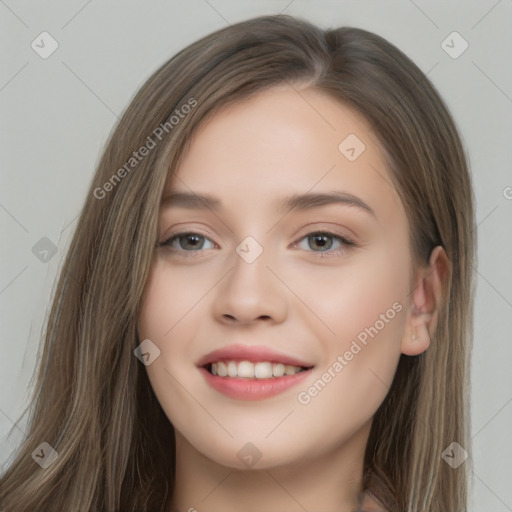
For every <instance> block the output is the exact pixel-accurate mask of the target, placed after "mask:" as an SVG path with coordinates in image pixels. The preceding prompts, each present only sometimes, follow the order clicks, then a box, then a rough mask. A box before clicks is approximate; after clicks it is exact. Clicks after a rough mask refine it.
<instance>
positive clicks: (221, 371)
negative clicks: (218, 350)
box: [217, 361, 228, 377]
mask: <svg viewBox="0 0 512 512" xmlns="http://www.w3.org/2000/svg"><path fill="white" fill-rule="evenodd" d="M227 374H228V369H227V368H226V365H225V364H224V363H223V362H222V361H219V362H218V363H217V375H218V376H219V377H225V376H226V375H227Z"/></svg>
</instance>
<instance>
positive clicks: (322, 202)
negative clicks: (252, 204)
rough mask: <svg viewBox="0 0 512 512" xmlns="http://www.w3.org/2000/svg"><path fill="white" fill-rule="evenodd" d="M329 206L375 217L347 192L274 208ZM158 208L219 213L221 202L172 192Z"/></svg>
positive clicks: (291, 200) (297, 198) (303, 197)
mask: <svg viewBox="0 0 512 512" xmlns="http://www.w3.org/2000/svg"><path fill="white" fill-rule="evenodd" d="M331 204H341V205H345V206H351V207H356V208H359V209H361V210H363V211H366V212H368V213H369V214H371V215H373V216H374V217H377V216H376V215H375V212H374V211H373V209H372V208H371V207H370V206H369V205H368V204H367V203H365V202H364V201H363V200H362V199H360V198H359V197H357V196H354V195H352V194H349V193H347V192H325V193H306V194H293V195H291V196H289V197H285V198H284V199H281V200H280V201H277V203H276V205H275V206H276V209H277V211H278V212H279V213H285V212H286V211H288V210H292V209H295V210H298V211H306V210H311V209H313V208H320V207H321V206H326V205H331ZM160 206H161V208H170V207H181V208H187V209H196V210H212V211H214V212H219V211H220V210H221V209H222V202H221V201H220V200H219V199H218V198H216V197H214V196H212V195H210V194H197V193H193V192H178V191H174V192H170V193H169V194H167V195H165V196H164V198H163V199H162V202H161V205H160Z"/></svg>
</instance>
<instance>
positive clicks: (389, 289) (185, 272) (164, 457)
mask: <svg viewBox="0 0 512 512" xmlns="http://www.w3.org/2000/svg"><path fill="white" fill-rule="evenodd" d="M473 203H474V199H473V192H472V188H471V183H470V177H469V173H468V169H467V163H466V159H465V155H464V151H463V148H462V145H461V141H460V138H459V136H458V134H457V129H456V127H455V125H454V123H453V121H452V118H451V116H450V114H449V112H448V110H447V108H446V107H445V105H444V103H443V101H442V100H441V98H440V97H439V95H438V93H437V92H436V90H435V88H434V87H433V86H432V84H431V83H430V82H429V80H428V79H427V78H426V76H425V75H424V74H423V73H422V72H421V71H420V70H419V69H418V68H417V67H416V66H415V65H414V64H413V63H412V62H411V61H410V60H409V59H408V58H407V57H406V56H405V55H404V54H403V53H402V52H400V51H399V50H398V49H397V48H396V47H394V46H393V45H391V44H390V43H389V42H387V41H386V40H384V39H382V38H381V37H379V36H377V35H375V34H372V33H369V32H366V31H364V30H360V29H356V28H339V29H330V30H322V29H320V28H318V27H315V26H314V25H311V24H310V23H308V22H305V21H303V20H299V19H296V18H292V17H290V16H283V15H279V16H264V17H259V18H255V19H252V20H248V21H245V22H242V23H238V24H236V25H233V26H230V27H229V28H226V29H223V30H219V31H217V32H215V33H213V34H211V35H209V36H207V37H205V38H203V39H201V40H200V41H198V42H196V43H194V44H192V45H191V46H189V47H188V48H186V49H184V50H183V51H181V52H180V53H178V54H177V55H176V56H175V57H173V58H172V59H171V60H169V61H168V62H167V63H166V64H164V65H163V66H162V67H161V68H160V69H159V70H158V71H157V72H156V73H154V75H153V76H151V77H150V78H149V80H148V81H147V82H146V83H145V84H144V86H143V87H142V88H141V90H140V91H139V92H138V94H137V95H136V96H135V98H134V99H133V101H132V102H131V104H130V106H129V107H128V109H127V111H126V112H125V114H124V115H123V117H122V119H121V121H120V123H119V125H118V126H117V127H116V129H115V131H114V133H113V134H112V136H111V139H110V141H109V143H108V144H107V147H106V149H105V151H104V154H103V156H102V159H101V161H100V163H99V166H98V169H97V172H96V174H95V176H94V178H93V182H92V185H91V188H90V194H89V195H88V197H87V200H86V202H85V205H84V208H83V211H82V214H81V216H80V220H79V223H78V226H77V229H76V233H75V235H74V238H73V241H72V244H71V247H70V249H69V254H68V256H67V259H66V262H65V265H64V268H63V270H62V274H61V277H60V280H59V284H58V288H57V290H56V293H55V297H54V303H53V307H52V310H51V314H50V317H49V320H48V325H47V329H46V334H45V345H44V354H43V358H42V361H41V366H40V372H39V377H38V382H37V387H36V393H35V394H34V397H33V404H32V405H33V409H32V414H31V420H30V424H29V427H30V428H29V431H28V436H27V439H26V440H25V442H24V444H23V445H22V446H21V447H20V448H19V450H18V452H17V453H16V457H15V458H14V460H13V461H12V463H10V465H9V467H8V469H7V470H6V472H5V473H4V474H3V476H2V478H1V480H0V497H1V500H2V505H1V507H2V508H1V510H2V511H5V512H8V511H15V510H16V511H19V510H23V511H26V510H34V511H35V510H45V511H46V510H59V511H68V510H69V511H76V510H80V511H82V510H83V511H85V510H87V511H89V510H90V511H109V512H113V511H123V512H124V511H175V510H179V511H186V510H188V511H192V510H197V511H198V512H202V511H207V512H217V511H221V510H222V511H223V512H228V511H231V510H244V511H246V512H247V511H258V512H270V511H290V512H291V511H303V510H315V511H320V512H335V511H339V512H348V511H354V510H358V511H384V510H386V511H393V512H413V511H414V512H419V511H422V512H427V511H428V512H441V511H446V510H450V511H452V512H454V511H457V512H461V511H464V510H466V501H467V474H468V464H469V461H466V462H464V460H463V459H464V457H463V456H461V454H462V453H466V451H469V449H470V447H469V436H468V429H469V420H468V407H467V405H468V389H469V377H468V358H469V349H470V343H471V320H472V316H471V315H472V300H473V275H472V271H471V269H472V262H473V258H474V251H475V247H474V246H475V241H474V212H473ZM455 459H458V462H457V463H454V460H455Z"/></svg>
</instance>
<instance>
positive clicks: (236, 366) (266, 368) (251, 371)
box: [210, 361, 303, 379]
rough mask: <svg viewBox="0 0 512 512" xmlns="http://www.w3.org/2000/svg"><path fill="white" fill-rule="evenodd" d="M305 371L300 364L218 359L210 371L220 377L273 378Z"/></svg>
mask: <svg viewBox="0 0 512 512" xmlns="http://www.w3.org/2000/svg"><path fill="white" fill-rule="evenodd" d="M301 371H303V369H302V368H301V367H299V366H292V365H288V364H286V365H285V364H282V363H271V362H267V361H262V362H258V363H252V362H251V361H217V362H216V363H212V365H211V370H210V372H211V373H212V374H213V375H218V376H219V377H228V378H229V377H243V378H246V379H271V378H272V377H282V376H283V375H295V374H296V373H299V372H301Z"/></svg>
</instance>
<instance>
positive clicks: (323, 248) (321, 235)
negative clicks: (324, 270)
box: [296, 231, 356, 258]
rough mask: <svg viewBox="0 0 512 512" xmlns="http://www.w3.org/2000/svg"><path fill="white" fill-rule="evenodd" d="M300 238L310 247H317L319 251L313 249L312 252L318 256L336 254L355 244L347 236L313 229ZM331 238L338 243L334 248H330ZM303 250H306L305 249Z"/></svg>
mask: <svg viewBox="0 0 512 512" xmlns="http://www.w3.org/2000/svg"><path fill="white" fill-rule="evenodd" d="M302 240H305V241H306V244H307V245H308V246H309V247H310V248H314V249H316V248H319V249H320V251H316V250H313V252H315V253H317V254H316V255H317V256H319V257H320V258H324V257H327V256H338V255H340V254H342V253H343V252H344V251H346V250H348V249H349V248H350V247H354V246H355V245H356V244H355V242H354V241H353V240H351V239H350V238H348V237H347V236H341V235H338V234H335V233H330V232H329V231H314V232H311V233H308V234H307V235H306V236H305V237H304V238H302V239H301V241H302ZM333 240H335V242H337V243H338V246H337V247H336V248H335V249H332V247H333V245H335V242H333ZM296 245H297V246H299V248H300V249H304V247H300V243H299V244H296ZM305 250H306V251H307V249H305Z"/></svg>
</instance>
